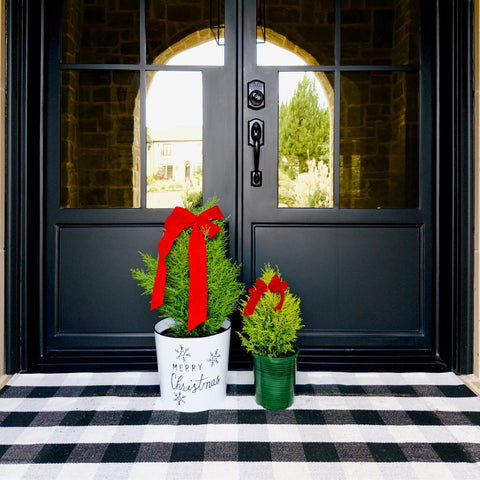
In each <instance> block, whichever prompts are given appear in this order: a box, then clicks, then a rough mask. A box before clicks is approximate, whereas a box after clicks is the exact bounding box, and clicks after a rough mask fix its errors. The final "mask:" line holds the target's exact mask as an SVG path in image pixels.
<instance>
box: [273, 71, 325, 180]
mask: <svg viewBox="0 0 480 480" xmlns="http://www.w3.org/2000/svg"><path fill="white" fill-rule="evenodd" d="M278 127H279V135H278V157H279V158H280V159H282V163H281V168H282V170H283V171H284V172H285V173H286V174H287V175H288V176H289V177H290V178H291V179H294V178H295V177H296V175H298V174H300V173H305V172H307V170H308V167H307V161H308V160H309V159H311V158H316V159H317V161H322V162H324V163H325V164H326V165H328V163H329V151H330V140H329V138H330V116H329V112H328V109H326V108H322V107H321V106H320V102H319V97H318V93H317V91H316V89H315V82H314V80H313V79H309V78H308V77H307V75H306V74H305V75H304V76H303V79H302V80H301V81H299V82H298V85H297V88H296V89H295V92H294V94H293V97H292V98H291V100H290V101H289V102H288V103H283V102H282V104H281V105H280V108H279V126H278Z"/></svg>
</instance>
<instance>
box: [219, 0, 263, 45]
mask: <svg viewBox="0 0 480 480" xmlns="http://www.w3.org/2000/svg"><path fill="white" fill-rule="evenodd" d="M224 12H225V7H224V0H210V30H211V32H212V34H213V38H215V41H216V42H217V45H218V46H221V47H222V46H224V45H225V13H224ZM265 41H266V34H265V0H257V43H265Z"/></svg>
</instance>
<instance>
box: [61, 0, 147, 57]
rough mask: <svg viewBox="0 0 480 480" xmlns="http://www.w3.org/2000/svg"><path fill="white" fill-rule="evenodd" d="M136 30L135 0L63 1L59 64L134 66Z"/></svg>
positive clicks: (137, 12) (137, 13)
mask: <svg viewBox="0 0 480 480" xmlns="http://www.w3.org/2000/svg"><path fill="white" fill-rule="evenodd" d="M139 26H140V25H139V4H138V1H136V0H132V1H127V2H111V1H110V0H95V2H88V1H85V0H81V1H79V0H63V2H62V62H63V63H123V64H132V63H138V62H139V61H140V56H139V52H140V42H139V38H140V34H139Z"/></svg>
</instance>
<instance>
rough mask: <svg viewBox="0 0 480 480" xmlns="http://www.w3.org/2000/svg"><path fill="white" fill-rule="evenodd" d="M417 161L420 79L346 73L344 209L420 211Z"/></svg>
mask: <svg viewBox="0 0 480 480" xmlns="http://www.w3.org/2000/svg"><path fill="white" fill-rule="evenodd" d="M418 159H419V156H418V74H417V73H406V72H385V73H383V72H351V73H343V74H342V77H341V108H340V207H342V208H414V207H417V206H418V165H419V163H418Z"/></svg>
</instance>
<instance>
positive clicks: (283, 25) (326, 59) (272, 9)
mask: <svg viewBox="0 0 480 480" xmlns="http://www.w3.org/2000/svg"><path fill="white" fill-rule="evenodd" d="M287 3H288V4H285V2H278V1H276V0H265V24H264V25H262V18H261V17H262V15H261V12H259V11H257V32H258V33H257V37H258V38H257V42H261V41H262V40H263V38H262V37H263V30H265V37H266V41H267V42H270V43H273V44H274V45H277V46H279V47H282V48H284V49H286V50H289V51H291V52H293V53H295V54H296V55H297V56H299V57H300V58H302V59H303V60H304V61H305V63H307V64H308V65H333V64H334V43H335V0H317V1H315V2H287ZM262 45H263V43H257V64H258V65H298V63H274V61H273V60H272V59H269V57H268V56H266V55H264V54H263V53H262V49H263V47H262ZM292 59H293V60H294V58H293V57H292Z"/></svg>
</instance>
